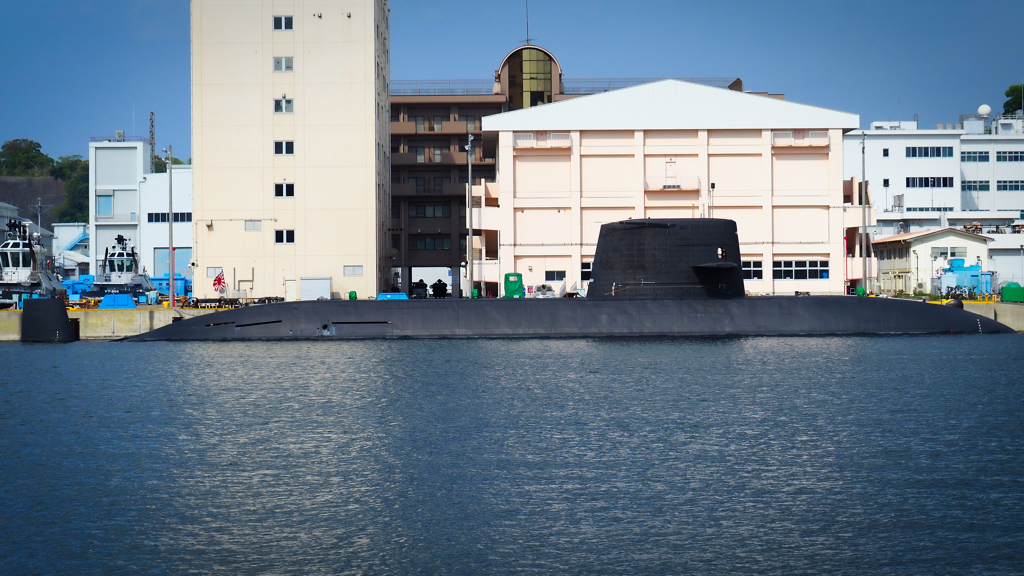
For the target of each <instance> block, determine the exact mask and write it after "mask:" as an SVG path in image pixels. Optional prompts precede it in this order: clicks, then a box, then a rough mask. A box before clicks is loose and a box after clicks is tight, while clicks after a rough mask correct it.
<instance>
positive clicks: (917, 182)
mask: <svg viewBox="0 0 1024 576" xmlns="http://www.w3.org/2000/svg"><path fill="white" fill-rule="evenodd" d="M952 187H953V178H952V177H947V176H924V177H918V178H915V177H913V176H910V177H908V178H907V188H952Z"/></svg>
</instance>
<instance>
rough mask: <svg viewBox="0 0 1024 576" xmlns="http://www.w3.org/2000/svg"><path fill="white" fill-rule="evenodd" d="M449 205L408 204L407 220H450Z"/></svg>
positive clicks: (450, 210) (450, 211)
mask: <svg viewBox="0 0 1024 576" xmlns="http://www.w3.org/2000/svg"><path fill="white" fill-rule="evenodd" d="M451 216H452V207H451V205H450V204H432V205H427V204H410V205H409V218H451Z"/></svg>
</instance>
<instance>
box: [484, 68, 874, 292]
mask: <svg viewBox="0 0 1024 576" xmlns="http://www.w3.org/2000/svg"><path fill="white" fill-rule="evenodd" d="M483 122H484V125H483V126H484V130H485V131H487V132H498V158H497V164H498V172H499V174H498V182H497V183H496V184H486V185H484V186H476V187H475V189H474V194H475V195H477V196H483V198H482V200H481V204H482V206H481V207H480V208H476V209H475V210H474V220H475V223H474V226H475V228H477V229H482V233H481V234H480V235H479V236H478V237H477V238H476V239H475V240H476V244H475V245H476V247H477V248H479V251H477V254H478V258H480V259H478V260H476V262H475V266H476V268H475V275H476V277H477V278H483V279H485V280H486V281H488V282H498V281H499V279H500V278H501V277H502V275H503V274H504V273H506V272H520V273H522V274H523V275H524V280H525V282H526V284H528V285H536V284H541V283H544V282H548V283H551V282H552V280H553V279H558V278H559V276H560V275H563V274H564V277H565V285H566V287H568V288H570V289H571V287H572V286H573V285H576V286H577V287H579V286H583V285H585V279H586V276H587V270H586V268H587V266H588V265H589V263H590V262H592V261H593V257H594V249H595V244H596V241H597V235H598V232H599V229H600V226H601V224H604V223H607V222H614V221H618V220H625V219H629V218H695V217H701V216H707V215H711V216H713V217H718V218H729V219H732V220H735V221H736V223H737V225H738V227H739V240H740V247H741V250H742V260H743V261H744V274H745V278H746V287H747V290H748V291H749V292H754V293H758V292H765V293H772V294H774V293H779V294H787V293H788V294H792V293H793V292H794V291H801V292H812V293H819V294H841V293H843V292H844V290H845V286H844V285H845V283H846V279H847V278H848V277H859V267H856V264H855V262H854V261H851V262H847V253H846V247H845V244H844V239H845V237H846V236H847V235H848V234H854V235H855V230H854V229H853V228H852V227H856V226H859V225H860V224H861V220H862V218H863V217H864V211H863V210H862V209H861V206H853V204H852V203H854V202H856V200H857V198H856V197H855V195H854V194H852V193H851V183H850V182H844V181H843V138H842V136H843V133H844V132H846V131H849V130H851V129H854V128H857V127H858V125H859V117H858V116H857V115H856V114H848V113H843V112H836V111H833V110H827V109H824V108H817V107H814V106H806V105H802V104H796V103H792V102H786V101H783V100H779V99H774V98H769V97H765V96H759V95H753V94H745V93H741V92H735V91H730V90H725V89H721V88H715V87H709V86H704V85H700V84H692V83H688V82H680V81H676V80H665V81H661V82H655V83H651V84H646V85H642V86H637V87H634V88H626V89H622V90H616V91H613V92H607V93H602V94H597V95H593V96H586V97H582V98H577V99H573V100H568V101H564V102H557V103H553V104H548V105H545V106H538V107H534V108H529V109H524V110H518V111H514V112H507V113H504V114H498V115H495V116H488V117H486V118H484V121H483ZM844 185H845V186H844ZM712 186H713V187H714V190H713V192H712ZM844 188H845V192H844ZM868 222H869V224H870V223H873V216H871V215H869V216H868ZM852 244H853V243H851V245H852ZM495 245H496V246H495ZM857 262H859V261H857ZM851 266H853V267H855V268H856V270H854V271H852V272H851V270H849V268H851ZM555 282H556V283H560V281H558V280H555ZM593 289H599V288H596V287H595V288H591V290H593Z"/></svg>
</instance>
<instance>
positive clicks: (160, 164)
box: [153, 156, 192, 174]
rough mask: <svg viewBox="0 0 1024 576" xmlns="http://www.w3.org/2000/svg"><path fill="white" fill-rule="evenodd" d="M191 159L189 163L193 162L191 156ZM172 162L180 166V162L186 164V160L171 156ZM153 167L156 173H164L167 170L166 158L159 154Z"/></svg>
mask: <svg viewBox="0 0 1024 576" xmlns="http://www.w3.org/2000/svg"><path fill="white" fill-rule="evenodd" d="M189 160H190V162H189V163H191V160H192V159H191V158H189ZM171 162H172V163H173V164H174V165H175V166H178V165H179V164H181V165H184V164H185V163H184V162H182V161H181V160H180V159H178V158H171ZM153 168H154V169H153V172H154V173H156V174H163V173H164V172H167V160H166V159H164V158H161V157H159V156H157V157H156V162H154V166H153Z"/></svg>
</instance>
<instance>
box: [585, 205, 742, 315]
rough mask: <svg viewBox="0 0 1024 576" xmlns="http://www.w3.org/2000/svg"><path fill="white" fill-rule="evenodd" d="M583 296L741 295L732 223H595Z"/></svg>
mask: <svg viewBox="0 0 1024 576" xmlns="http://www.w3.org/2000/svg"><path fill="white" fill-rule="evenodd" d="M593 268H594V270H593V273H592V276H591V282H590V287H589V288H588V290H587V299H597V300H608V299H613V298H627V299H630V300H704V299H708V298H742V297H743V296H744V289H743V274H742V272H741V268H740V243H739V237H738V236H737V235H736V223H735V222H733V221H732V220H723V219H717V218H673V219H643V220H623V221H621V222H612V223H609V224H604V225H602V226H601V233H600V235H599V236H598V240H597V250H596V252H595V254H594V265H593Z"/></svg>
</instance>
